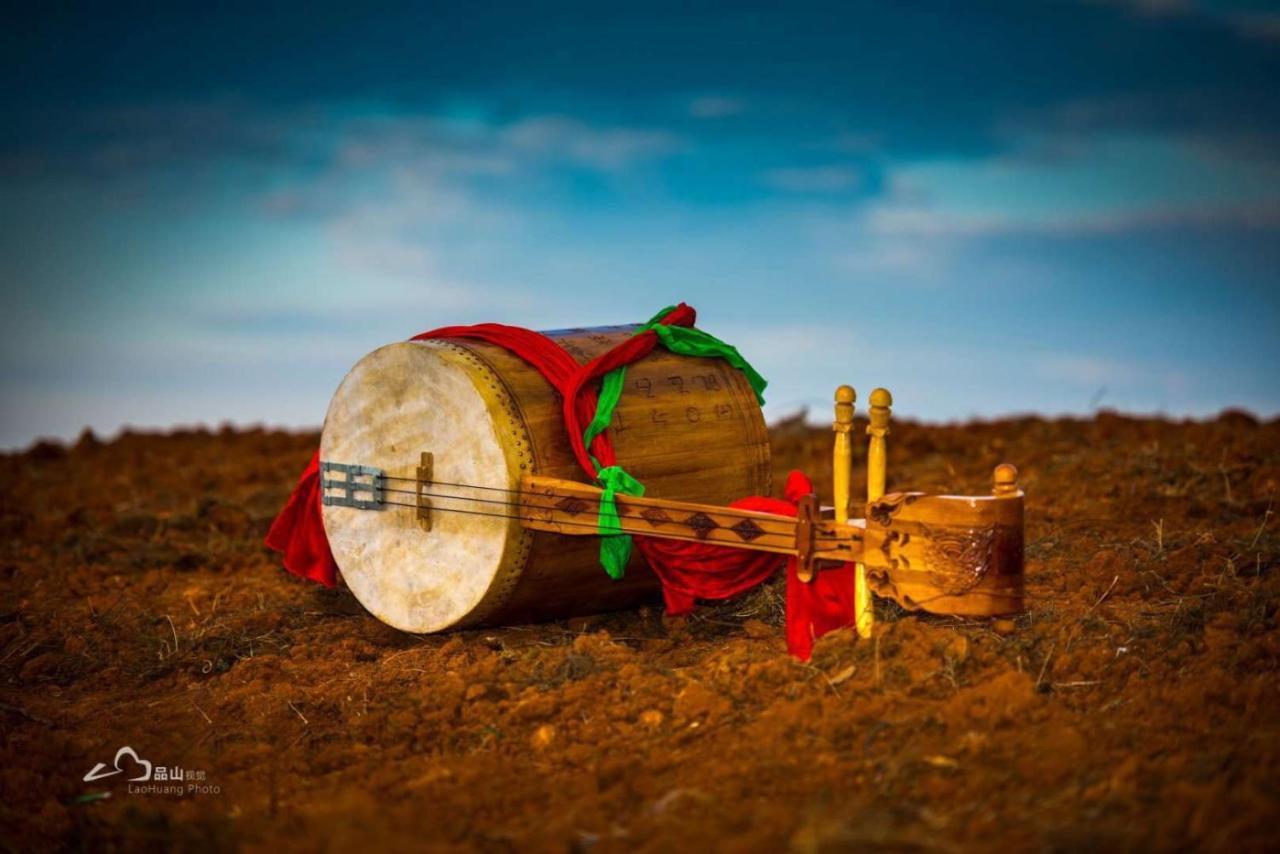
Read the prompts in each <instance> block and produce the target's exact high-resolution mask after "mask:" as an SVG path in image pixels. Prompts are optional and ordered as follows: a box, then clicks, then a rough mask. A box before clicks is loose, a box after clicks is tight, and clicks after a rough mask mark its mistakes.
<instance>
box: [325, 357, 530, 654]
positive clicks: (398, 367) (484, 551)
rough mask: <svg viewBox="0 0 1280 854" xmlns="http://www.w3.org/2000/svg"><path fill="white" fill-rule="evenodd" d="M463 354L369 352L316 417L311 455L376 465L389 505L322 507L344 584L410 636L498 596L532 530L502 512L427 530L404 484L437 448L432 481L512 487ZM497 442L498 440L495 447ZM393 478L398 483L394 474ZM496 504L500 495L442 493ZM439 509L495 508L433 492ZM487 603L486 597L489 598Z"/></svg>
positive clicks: (511, 473) (510, 470) (513, 474)
mask: <svg viewBox="0 0 1280 854" xmlns="http://www.w3.org/2000/svg"><path fill="white" fill-rule="evenodd" d="M475 378H476V371H475V370H474V366H473V365H472V364H471V363H469V362H468V361H467V360H466V359H465V357H464V354H462V353H460V352H459V351H458V350H457V349H456V348H452V347H449V346H448V345H446V344H443V343H440V342H434V341H433V342H426V341H404V342H400V343H397V344H391V345H388V346H386V347H382V348H380V349H378V350H375V351H374V352H372V353H370V354H369V355H368V356H366V357H365V358H363V359H361V360H360V362H359V363H358V364H357V365H356V366H355V367H354V368H353V369H352V370H351V372H350V373H349V374H348V375H347V377H346V378H345V379H344V380H343V381H342V385H341V386H339V388H338V391H337V392H336V393H335V394H334V396H333V400H332V402H331V403H330V405H329V411H328V414H327V415H326V416H325V423H324V432H323V433H322V435H321V439H320V458H321V459H322V460H330V461H335V462H342V461H359V462H360V463H362V464H364V465H371V466H375V467H377V468H380V469H382V470H383V471H384V472H385V473H386V475H388V480H387V482H386V486H387V490H388V491H387V493H386V498H387V501H389V502H393V503H392V504H391V505H390V506H388V507H386V508H385V509H384V510H380V511H370V510H358V509H355V508H352V507H341V506H332V505H326V506H323V516H324V525H325V532H326V534H327V535H328V537H329V546H330V548H331V549H332V550H333V556H334V558H335V560H337V562H338V565H339V566H340V567H341V568H342V576H343V578H344V579H345V581H346V583H347V586H348V587H349V588H350V589H351V592H352V593H353V594H354V595H355V597H356V598H357V599H359V600H360V602H361V604H363V605H364V606H365V608H367V609H368V610H369V612H370V613H371V614H373V615H374V616H375V617H377V618H378V619H380V620H382V621H383V622H384V623H387V624H388V625H391V626H394V627H396V628H398V629H403V630H404V631H408V632H434V631H439V630H441V629H446V628H449V627H450V626H453V625H455V624H457V623H459V622H461V621H462V620H464V619H465V618H466V617H468V616H469V615H472V614H476V613H482V612H483V611H484V609H485V598H486V596H489V595H490V594H493V595H494V596H496V595H500V594H501V592H502V587H503V585H502V583H501V578H500V576H502V575H503V574H504V573H511V572H512V571H513V569H514V567H513V564H515V563H516V562H517V561H518V560H520V559H522V557H523V556H527V552H528V546H529V542H528V541H529V540H530V538H531V536H532V535H531V534H529V533H527V532H525V531H524V530H523V529H522V528H521V527H520V524H519V523H518V522H516V521H514V520H511V519H502V518H496V516H494V517H490V516H480V515H471V514H465V513H450V512H436V513H434V514H432V517H431V531H430V532H427V531H424V530H423V529H422V528H421V527H420V526H419V525H418V522H417V518H416V512H415V511H414V510H412V509H409V508H405V507H400V506H398V505H399V504H414V503H415V501H416V496H415V494H414V492H415V489H414V483H413V479H414V478H415V476H416V472H417V468H418V463H419V460H420V457H421V453H422V451H423V450H425V449H436V450H435V451H434V452H433V458H434V466H433V468H434V479H435V480H438V481H444V482H449V483H464V484H474V485H475V486H477V487H489V488H492V489H495V490H506V489H511V490H514V489H516V488H517V487H518V486H519V482H520V474H519V471H520V470H519V465H520V460H519V458H518V455H517V454H511V453H508V452H507V449H509V448H512V447H514V445H513V443H510V442H506V443H504V442H502V441H500V440H499V436H498V433H497V430H498V428H499V426H503V427H507V428H511V427H512V426H520V427H521V429H522V425H513V424H511V423H509V422H510V419H503V421H505V422H507V423H502V424H501V425H500V424H499V421H498V420H495V417H494V416H495V413H494V412H493V409H492V407H491V405H490V403H489V402H487V401H486V400H485V397H484V395H483V394H482V393H481V389H480V388H479V387H477V383H476V382H475ZM504 445H505V447H504ZM395 478H404V480H397V479H395ZM450 491H452V492H457V493H458V494H459V495H462V496H472V495H474V496H480V497H482V498H486V499H492V498H494V497H497V498H499V499H500V500H502V499H505V496H506V493H503V492H492V493H489V492H486V491H484V490H479V489H477V490H450ZM432 503H433V504H435V505H437V506H438V507H441V508H442V510H443V509H444V508H447V507H451V506H457V507H461V508H468V507H473V508H478V509H480V510H482V511H483V510H485V509H487V508H490V507H492V508H494V509H493V511H492V512H494V513H495V514H498V513H503V512H506V513H508V514H510V513H511V511H510V510H505V509H504V508H503V507H502V506H501V505H490V504H478V505H477V504H474V503H472V502H467V501H461V500H460V501H451V500H449V499H432ZM491 598H492V597H491Z"/></svg>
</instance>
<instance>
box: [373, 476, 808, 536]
mask: <svg viewBox="0 0 1280 854" xmlns="http://www.w3.org/2000/svg"><path fill="white" fill-rule="evenodd" d="M382 491H383V492H393V493H396V494H398V495H415V496H416V495H419V494H421V495H423V496H424V497H430V498H444V499H446V500H450V501H474V502H477V503H480V504H494V505H498V506H500V507H514V508H516V509H526V508H527V509H532V510H548V511H552V512H555V511H561V512H563V508H561V507H556V506H555V505H547V504H539V503H538V502H536V501H532V500H525V501H497V500H494V499H492V498H476V497H473V496H463V495H449V494H447V493H442V492H427V491H426V490H423V491H422V492H421V493H419V492H418V490H416V489H395V488H393V487H387V486H384V487H383V488H382ZM504 491H506V490H504ZM535 495H536V493H535ZM581 500H582V501H583V502H584V503H585V504H586V505H587V508H590V507H592V506H594V508H595V509H596V510H599V508H600V505H601V503H602V502H601V501H599V500H598V499H586V498H584V499H581ZM587 508H584V509H587ZM725 510H726V511H728V512H732V511H733V508H731V507H729V508H725ZM629 515H631V514H627V513H622V512H621V508H620V509H619V516H621V517H623V518H626V517H628V516H629ZM752 518H753V521H756V522H761V523H764V524H766V525H767V524H768V523H770V522H777V523H779V524H783V525H786V526H787V527H788V528H790V529H791V530H786V531H772V530H769V529H767V528H764V529H762V530H763V531H764V533H765V534H775V535H778V536H787V535H789V534H791V533H793V532H794V530H795V521H794V520H793V519H782V518H779V519H776V520H775V519H756V518H754V517H752Z"/></svg>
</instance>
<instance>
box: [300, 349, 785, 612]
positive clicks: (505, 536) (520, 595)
mask: <svg viewBox="0 0 1280 854" xmlns="http://www.w3.org/2000/svg"><path fill="white" fill-rule="evenodd" d="M636 330H637V327H635V326H612V327H602V328H598V329H571V330H559V331H555V332H549V333H547V335H548V336H549V337H551V338H552V339H553V340H555V341H557V343H559V344H560V345H561V346H562V347H564V348H565V350H567V351H568V352H569V353H570V354H572V355H573V356H574V357H575V358H576V359H578V360H579V362H581V363H585V362H587V361H589V360H590V359H592V358H594V357H596V356H598V355H600V354H601V353H603V352H605V351H606V350H608V349H610V348H612V347H614V346H615V345H617V344H618V343H620V342H621V341H623V340H625V339H626V338H628V337H629V336H631V335H633V334H635V332H636ZM626 379H627V381H626V387H625V390H624V391H623V395H622V400H621V402H620V403H619V405H618V408H617V409H616V410H615V414H614V420H613V427H612V436H613V442H614V447H615V448H616V450H617V455H618V460H619V463H620V464H621V465H622V466H623V467H625V468H626V470H627V471H628V472H630V473H631V474H632V475H634V476H635V477H636V478H638V479H639V480H640V481H641V482H642V483H643V484H644V485H645V487H646V495H649V496H654V497H659V498H677V499H682V500H686V501H696V502H703V503H708V504H727V503H729V502H730V501H733V500H734V499H737V498H741V497H743V496H745V495H767V494H769V492H770V460H769V440H768V433H767V431H766V428H765V424H764V419H763V416H762V414H761V412H760V407H759V406H758V405H757V403H756V399H755V395H754V394H753V392H752V389H751V386H750V384H749V383H748V382H747V380H746V377H745V376H743V375H742V374H741V373H740V372H739V371H737V370H735V369H734V368H732V367H730V366H729V365H728V364H727V363H725V362H724V361H723V360H721V359H700V358H693V357H686V356H678V355H675V354H672V353H669V352H668V351H666V350H664V349H663V348H661V347H659V348H658V349H656V350H655V351H654V352H653V353H652V354H651V355H650V356H648V357H647V358H645V359H643V360H642V361H640V362H637V363H635V364H634V365H632V366H630V367H629V368H628V370H627V377H626ZM561 406H562V404H561V399H560V396H559V394H558V393H557V392H556V391H555V390H554V389H553V388H552V387H551V385H550V384H548V383H547V381H546V380H544V379H543V378H542V376H541V375H539V374H538V373H537V371H535V370H534V369H533V368H531V367H530V366H529V365H528V364H526V363H525V362H524V361H522V360H521V359H520V358H519V357H517V356H514V355H512V354H511V353H508V352H507V351H506V350H504V349H502V348H501V347H497V346H495V345H491V344H486V343H481V342H478V341H470V340H462V339H439V340H432V341H405V342H400V343H396V344H391V345H388V346H386V347H382V348H380V349H378V350H375V351H374V352H372V353H370V354H369V355H368V356H366V357H365V358H364V359H362V360H361V361H360V362H359V363H358V364H357V365H356V366H355V367H354V368H352V370H351V372H350V373H349V374H348V375H347V377H346V378H345V379H344V380H343V381H342V384H341V385H340V386H339V388H338V391H337V392H336V393H335V394H334V397H333V401H332V402H331V403H330V405H329V411H328V414H327V415H326V416H325V423H324V431H323V433H322V435H321V440H320V458H321V460H326V461H335V462H340V463H345V464H359V465H366V466H372V467H375V468H378V469H381V470H382V471H383V472H384V473H385V475H386V481H385V486H386V505H385V506H383V507H381V508H379V509H375V510H370V509H359V508H355V507H349V506H335V505H328V504H326V505H325V506H323V508H322V510H323V518H324V526H325V532H326V534H327V535H328V538H329V544H330V547H331V548H332V550H333V556H334V558H335V559H336V561H337V563H338V566H339V567H340V568H341V570H342V576H343V578H344V579H345V581H346V583H347V586H348V587H349V588H350V589H351V591H352V593H354V594H355V596H356V598H357V599H359V600H360V602H361V603H362V604H363V605H364V606H365V607H366V608H367V609H368V610H369V611H370V612H371V613H372V614H373V615H374V616H376V617H377V618H378V619H380V620H382V621H383V622H385V623H388V624H390V625H392V626H395V627H396V628H399V629H403V630H405V631H410V632H434V631H440V630H444V629H449V628H455V627H460V626H470V625H477V624H482V623H519V622H527V621H534V620H542V619H555V618H559V617H567V616H573V615H577V614H587V613H598V612H601V611H610V610H618V609H622V608H627V607H632V606H634V605H636V604H639V603H640V602H642V601H645V600H648V599H650V598H653V597H654V596H655V595H656V594H657V591H658V583H657V579H656V577H655V576H654V575H653V574H652V573H651V572H650V571H649V570H648V568H647V567H646V566H645V565H644V563H643V561H642V560H641V559H640V558H639V556H638V550H637V551H636V552H635V553H633V557H632V560H631V563H630V565H628V567H627V572H626V577H625V578H623V579H622V580H620V581H613V580H611V579H610V578H609V577H608V576H607V575H606V574H605V572H604V570H603V569H602V568H601V566H600V562H599V543H600V541H599V539H598V538H595V537H568V536H561V535H557V534H551V533H542V532H532V531H528V530H526V529H525V528H524V527H522V525H521V523H520V522H519V521H518V520H517V519H516V518H514V517H515V516H516V515H517V513H516V504H517V495H516V490H518V489H519V486H520V478H521V477H522V476H523V475H526V474H539V475H546V476H550V477H558V478H564V479H568V480H578V481H585V480H586V476H585V475H584V473H583V472H582V470H581V468H580V467H579V466H578V464H577V462H576V461H575V459H574V457H573V454H572V452H571V451H570V446H569V440H568V437H567V435H566V433H565V428H564V425H563V422H562V418H561ZM424 452H429V453H431V454H432V463H433V466H432V468H433V471H432V475H431V479H430V480H431V487H430V491H431V492H432V493H435V494H436V495H434V496H433V497H431V498H429V499H428V500H429V503H430V504H431V510H430V511H429V515H430V528H429V530H427V529H426V528H425V526H424V525H423V524H422V523H420V522H419V520H418V518H417V516H418V514H417V512H416V510H415V509H414V507H413V506H412V505H414V504H415V501H416V500H417V499H416V494H415V481H416V478H417V472H418V466H419V463H420V461H421V456H422V454H423V453H424ZM450 484H453V485H450ZM457 485H465V486H457ZM444 495H448V496H450V497H441V496H444ZM453 496H456V497H453ZM401 505H410V506H401ZM459 511H465V512H459ZM582 517H583V523H584V524H594V522H595V508H594V506H593V507H591V508H589V509H587V510H586V511H584V512H583V514H582Z"/></svg>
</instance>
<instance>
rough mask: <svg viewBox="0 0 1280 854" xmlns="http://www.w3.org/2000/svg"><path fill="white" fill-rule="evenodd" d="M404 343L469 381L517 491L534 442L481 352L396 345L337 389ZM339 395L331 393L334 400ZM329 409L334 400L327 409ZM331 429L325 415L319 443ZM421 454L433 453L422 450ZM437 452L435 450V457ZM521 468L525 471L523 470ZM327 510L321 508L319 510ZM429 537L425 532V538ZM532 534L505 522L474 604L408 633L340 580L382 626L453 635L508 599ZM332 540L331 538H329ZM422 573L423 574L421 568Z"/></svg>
mask: <svg viewBox="0 0 1280 854" xmlns="http://www.w3.org/2000/svg"><path fill="white" fill-rule="evenodd" d="M405 345H410V346H416V347H423V348H427V349H429V350H432V351H434V352H435V355H436V356H437V358H439V359H440V360H441V361H442V362H444V363H445V364H448V365H449V366H450V367H452V368H454V369H457V370H460V371H461V372H462V373H463V374H464V375H465V376H466V378H467V380H468V381H469V382H470V383H471V385H472V386H473V388H474V389H475V391H476V393H477V395H478V396H479V398H480V401H481V404H482V406H483V407H484V409H485V410H486V411H487V412H488V414H489V417H490V419H491V420H490V426H491V427H492V428H493V430H494V434H495V436H496V439H497V444H498V448H499V449H500V451H501V454H502V457H503V460H504V462H505V469H506V471H505V479H506V484H505V486H506V488H507V489H517V488H518V487H519V482H520V476H521V474H522V473H523V472H524V470H528V471H532V470H533V454H532V450H531V448H532V442H531V440H530V436H529V431H528V426H527V424H526V423H525V419H524V417H523V415H522V414H521V412H520V410H519V407H518V405H517V403H516V401H515V398H514V397H513V395H512V394H511V392H510V389H509V388H508V387H507V384H506V381H505V380H503V378H502V377H501V375H500V374H498V372H497V371H496V370H495V369H494V367H493V366H492V365H491V364H490V363H489V362H488V361H487V360H485V359H484V358H483V357H482V356H481V355H480V354H478V353H476V352H474V351H473V350H472V349H471V348H469V347H467V346H465V345H464V344H463V343H462V342H460V341H459V340H457V339H435V340H429V341H397V342H394V343H391V344H387V345H384V346H382V347H378V348H375V349H374V350H372V351H370V352H369V353H366V354H365V355H364V356H363V357H361V359H360V360H359V361H357V362H356V364H355V365H353V366H352V368H351V370H350V371H348V372H347V374H346V375H345V376H344V377H343V380H342V383H340V384H339V390H341V388H342V385H343V384H345V383H346V382H347V380H348V378H349V377H350V376H351V374H352V373H353V372H355V371H356V370H357V369H358V367H359V366H360V365H361V364H362V363H364V362H365V361H366V360H367V359H369V358H370V357H371V356H373V355H374V354H375V353H379V352H381V351H385V350H388V349H392V348H395V349H399V348H400V347H403V346H405ZM337 393H338V392H337V391H335V393H334V395H335V397H336V396H337ZM332 406H333V403H332V401H331V402H330V407H332ZM328 427H329V417H328V414H326V417H325V423H324V426H323V427H322V432H321V443H322V445H323V444H324V435H325V431H327V429H328ZM423 450H433V449H431V448H424V449H423ZM440 450H441V449H435V452H436V453H437V454H438V453H439V452H440ZM522 466H524V467H525V468H524V469H522ZM323 509H325V508H322V510H323ZM328 516H329V514H328V513H322V520H323V521H324V523H325V525H326V529H328V525H329V524H330V522H329V520H328ZM426 536H429V534H426ZM533 537H534V534H533V532H531V531H528V530H526V529H524V528H523V527H521V526H520V525H519V524H515V523H512V522H509V523H507V524H506V525H505V526H504V530H503V542H502V546H501V556H500V557H499V559H498V560H497V562H496V565H495V564H491V565H490V566H492V570H491V571H489V572H487V573H486V574H488V576H489V577H488V583H487V585H486V586H485V588H484V591H483V593H481V594H480V595H479V597H478V598H477V599H476V600H475V601H474V604H473V605H472V606H471V608H470V610H468V611H467V612H466V613H464V614H461V615H460V616H457V617H455V618H453V619H452V621H451V622H448V623H446V624H443V625H437V626H434V627H431V628H424V629H411V628H405V627H403V626H398V625H396V623H394V622H392V621H389V620H388V619H387V617H386V615H385V609H383V608H379V609H378V611H375V610H374V609H373V608H372V607H371V604H374V605H376V602H375V601H374V600H371V602H369V603H366V602H365V601H364V599H363V598H362V597H361V596H360V595H359V594H358V593H357V591H356V589H355V588H354V587H352V585H351V584H350V582H348V581H346V579H345V578H344V579H343V580H344V584H345V586H346V587H347V588H348V589H349V590H350V591H351V593H352V595H353V596H355V598H356V600H357V601H359V602H360V604H361V606H362V607H363V608H364V609H365V610H366V611H368V612H369V613H370V614H372V615H373V616H374V617H376V618H377V619H378V620H379V621H380V622H382V623H385V624H386V625H388V626H391V627H393V628H396V629H398V630H399V631H404V632H407V633H410V634H434V633H437V632H446V631H453V630H455V629H459V628H465V627H468V626H473V625H475V624H477V623H481V622H483V621H484V620H485V619H486V618H488V617H489V616H490V615H492V614H493V613H494V612H496V611H497V610H499V609H500V608H501V607H502V606H503V605H504V604H505V603H506V602H507V600H509V599H510V597H511V594H512V593H513V592H514V590H515V588H516V586H517V584H518V582H519V580H520V577H521V575H522V574H523V572H524V570H525V568H526V566H527V564H528V560H529V554H530V552H531V550H532V545H533ZM331 541H332V538H331ZM334 558H335V562H338V556H337V555H336V554H335V556H334ZM424 571H425V570H424ZM338 572H339V576H340V577H342V575H343V572H344V570H343V567H342V565H341V563H340V562H338Z"/></svg>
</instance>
